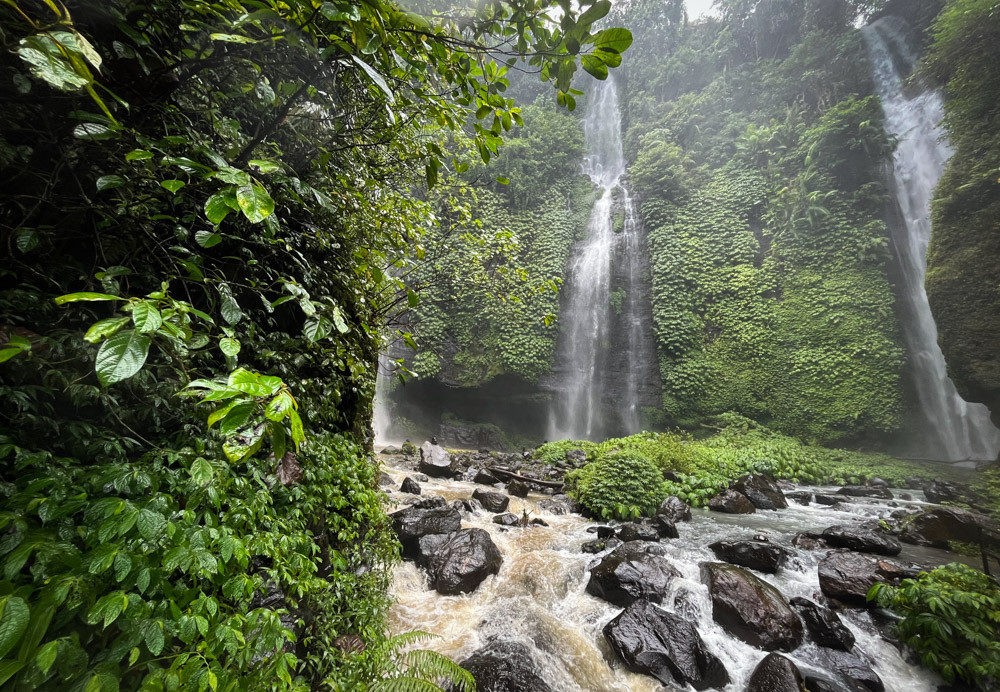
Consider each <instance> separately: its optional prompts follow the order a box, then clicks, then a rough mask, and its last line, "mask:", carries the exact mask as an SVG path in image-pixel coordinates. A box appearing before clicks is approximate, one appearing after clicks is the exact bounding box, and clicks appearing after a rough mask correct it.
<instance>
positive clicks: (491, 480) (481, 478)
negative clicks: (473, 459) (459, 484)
mask: <svg viewBox="0 0 1000 692" xmlns="http://www.w3.org/2000/svg"><path fill="white" fill-rule="evenodd" d="M472 482H473V483H479V484H480V485H496V484H497V483H499V482H500V481H499V479H497V477H496V476H494V475H493V474H492V473H490V472H489V471H487V470H486V469H477V470H476V475H475V476H473V477H472Z"/></svg>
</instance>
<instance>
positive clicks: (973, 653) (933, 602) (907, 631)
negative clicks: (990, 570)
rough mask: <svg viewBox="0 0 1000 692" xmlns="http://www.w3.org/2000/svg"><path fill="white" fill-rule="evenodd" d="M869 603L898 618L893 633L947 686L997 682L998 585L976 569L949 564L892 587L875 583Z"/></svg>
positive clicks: (999, 669)
mask: <svg viewBox="0 0 1000 692" xmlns="http://www.w3.org/2000/svg"><path fill="white" fill-rule="evenodd" d="M868 598H869V600H873V601H875V602H876V603H878V604H879V605H880V606H883V607H887V608H891V609H892V610H894V611H896V612H897V613H899V614H900V615H902V616H903V619H902V620H901V621H900V622H899V623H898V624H897V625H896V631H897V633H898V634H899V637H900V639H902V640H903V641H904V642H905V643H906V644H907V645H909V646H911V647H912V648H913V650H914V651H916V652H917V654H918V655H919V656H920V660H921V661H922V662H923V664H924V665H925V666H927V667H928V668H931V669H933V670H935V671H937V672H938V673H940V674H941V676H942V677H943V678H944V679H945V680H947V681H948V682H949V683H952V682H956V681H961V682H964V683H966V684H968V685H970V686H972V687H976V688H978V689H982V690H986V689H996V688H995V685H996V684H997V683H1000V642H998V641H997V632H998V631H1000V584H998V583H997V582H996V580H994V579H993V578H991V577H989V576H987V575H986V574H984V573H982V572H980V571H979V570H976V569H973V568H972V567H967V566H966V565H962V564H959V563H952V564H950V565H945V566H943V567H938V568H937V569H934V570H931V571H930V572H924V573H923V574H921V575H920V576H919V577H917V578H916V579H904V580H903V581H902V583H900V585H899V586H898V587H893V586H890V585H888V584H875V585H874V586H873V587H872V588H871V590H870V591H869V592H868Z"/></svg>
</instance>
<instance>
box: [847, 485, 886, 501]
mask: <svg viewBox="0 0 1000 692" xmlns="http://www.w3.org/2000/svg"><path fill="white" fill-rule="evenodd" d="M837 494H838V495H847V496H848V497H877V498H878V499H880V500H891V499H892V493H891V492H889V489H888V488H885V487H883V486H880V485H845V486H844V487H843V488H841V489H840V490H838V491H837Z"/></svg>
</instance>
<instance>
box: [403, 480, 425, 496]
mask: <svg viewBox="0 0 1000 692" xmlns="http://www.w3.org/2000/svg"><path fill="white" fill-rule="evenodd" d="M399 491H400V492H402V493H410V494H411V495H419V494H420V484H419V483H417V482H416V481H415V480H413V479H412V478H411V477H410V476H407V477H406V478H404V479H403V483H402V485H400V486H399Z"/></svg>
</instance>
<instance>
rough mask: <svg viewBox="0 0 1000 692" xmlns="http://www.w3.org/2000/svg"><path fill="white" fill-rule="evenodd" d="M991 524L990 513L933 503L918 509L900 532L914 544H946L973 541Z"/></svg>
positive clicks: (901, 535) (940, 545)
mask: <svg viewBox="0 0 1000 692" xmlns="http://www.w3.org/2000/svg"><path fill="white" fill-rule="evenodd" d="M991 525H992V522H991V521H990V519H989V517H986V516H984V515H982V514H977V513H975V512H969V511H967V510H964V509H958V508H957V507H935V508H934V509H930V510H927V511H926V512H921V513H920V514H918V515H917V516H916V517H914V518H913V520H912V522H911V523H910V524H909V525H908V526H907V527H906V528H905V529H904V530H903V532H902V533H901V534H900V536H899V537H900V539H901V540H903V541H906V542H907V543H916V544H917V545H933V546H937V547H942V548H944V547H947V545H948V541H962V542H964V543H972V542H974V541H975V540H976V539H977V537H978V536H979V532H980V531H981V530H983V529H986V528H989V527H990V526H991Z"/></svg>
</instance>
